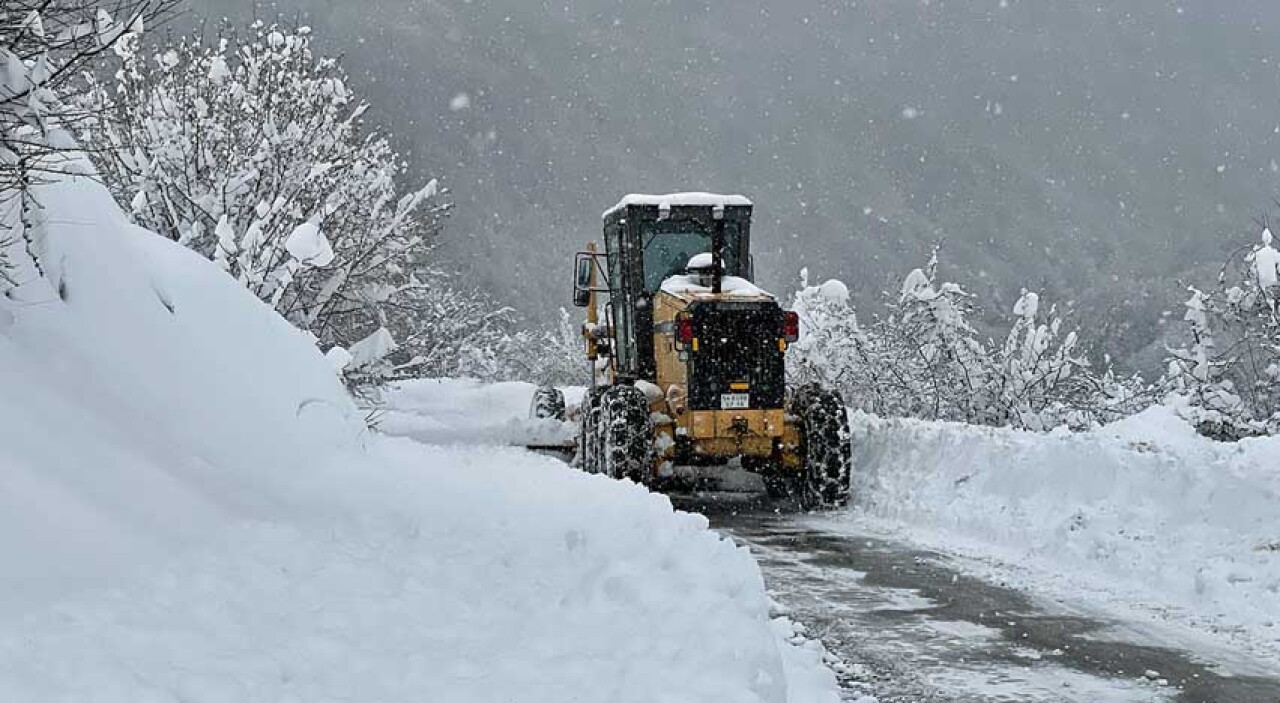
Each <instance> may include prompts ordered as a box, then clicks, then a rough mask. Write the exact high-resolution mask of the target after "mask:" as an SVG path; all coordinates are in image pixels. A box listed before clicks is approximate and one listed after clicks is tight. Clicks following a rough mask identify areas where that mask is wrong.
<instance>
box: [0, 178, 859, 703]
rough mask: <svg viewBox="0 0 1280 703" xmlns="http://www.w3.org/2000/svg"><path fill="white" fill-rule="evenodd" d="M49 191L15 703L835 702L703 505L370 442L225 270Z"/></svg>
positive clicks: (86, 197) (23, 345)
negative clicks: (674, 504) (698, 510)
mask: <svg viewBox="0 0 1280 703" xmlns="http://www.w3.org/2000/svg"><path fill="white" fill-rule="evenodd" d="M40 201H41V203H42V204H43V205H44V206H45V207H46V208H47V212H48V213H49V215H50V216H49V221H50V223H51V225H50V233H49V241H48V242H47V245H46V250H45V251H44V252H43V253H44V256H43V257H42V259H43V261H44V262H45V264H46V270H47V273H48V277H47V279H44V280H33V282H32V283H29V284H27V285H26V286H24V287H23V288H21V289H19V290H16V291H13V293H12V295H11V296H9V297H8V298H0V387H3V388H4V393H3V395H0V565H3V567H2V568H0V700H3V701H23V702H24V703H41V702H43V701H77V703H81V702H95V701H103V702H111V703H116V702H120V703H126V702H127V703H139V702H141V701H188V702H197V701H198V702H206V701H207V702H211V703H212V702H223V701H226V702H235V703H250V702H253V701H263V702H267V701H270V702H272V703H275V702H277V701H288V700H297V701H307V702H308V703H318V702H322V701H351V700H359V701H363V702H368V703H373V702H380V701H386V702H391V701H397V702H398V701H409V700H415V701H417V700H432V701H500V700H520V701H556V702H557V703H558V702H560V701H565V700H579V701H593V700H596V701H658V700H664V701H776V702H779V703H780V702H781V701H786V700H790V701H801V700H815V701H819V700H821V701H831V700H834V694H833V687H834V679H833V678H832V676H831V674H830V672H828V671H826V670H825V669H823V668H821V666H820V664H819V662H818V657H817V654H816V653H815V652H814V651H812V650H802V649H798V648H792V647H789V646H784V645H783V644H782V643H781V640H780V639H779V633H778V632H777V631H776V629H777V625H776V624H775V623H772V622H771V621H770V619H769V603H768V600H767V597H766V596H765V593H764V586H763V583H762V580H761V577H760V573H759V570H758V568H757V566H756V565H755V563H754V562H753V561H752V559H751V557H750V556H749V554H748V553H747V552H746V551H744V550H741V549H738V548H736V547H735V546H733V545H732V543H730V542H728V541H726V540H723V539H720V538H719V537H717V536H716V535H714V534H713V533H711V532H709V531H707V530H706V529H705V528H706V524H705V522H704V521H703V520H702V519H701V518H699V517H695V516H689V515H682V514H677V513H675V512H674V511H672V509H671V507H670V504H669V503H668V502H667V501H666V500H665V499H663V498H661V497H655V496H652V495H649V494H648V493H646V492H644V491H643V490H641V489H639V488H637V487H634V486H628V485H624V484H621V483H617V482H613V481H609V480H606V479H602V478H599V477H594V476H587V475H582V474H578V473H574V472H572V471H569V470H567V469H566V468H565V467H564V466H563V465H562V464H559V463H557V462H555V461H553V460H550V459H542V458H538V457H533V456H530V455H529V454H527V453H524V452H520V451H518V450H512V449H500V448H474V447H470V448H453V449H445V448H432V447H427V446H424V445H421V444H419V443H415V442H412V441H410V440H407V439H392V438H386V437H381V436H377V435H371V434H369V433H368V432H367V431H365V429H364V426H363V422H362V419H363V418H362V416H361V414H360V413H359V412H358V411H357V410H356V409H355V408H354V407H353V406H352V405H351V404H350V403H349V402H348V400H347V398H346V396H345V394H344V392H343V390H342V387H341V386H340V384H339V383H338V381H337V379H336V378H335V377H334V375H333V371H332V368H331V366H330V365H329V364H328V363H327V362H326V361H325V359H324V358H323V357H322V356H321V355H320V354H319V353H318V352H317V351H316V350H315V348H314V346H313V345H312V343H311V341H310V340H309V339H307V338H306V337H305V336H304V335H302V334H301V333H299V332H297V331H295V330H294V329H292V328H291V327H289V326H288V325H287V324H286V323H284V322H283V321H282V320H280V319H279V318H278V317H277V316H276V315H275V313H274V312H272V311H271V310H269V309H268V308H267V307H266V306H264V305H262V304H261V303H260V302H259V301H257V300H256V299H254V298H253V297H252V296H251V295H250V294H249V293H247V292H246V291H245V290H243V289H242V288H241V287H240V286H239V285H238V284H236V283H235V281H233V280H231V279H230V278H228V277H226V276H225V274H223V273H221V272H220V271H218V270H217V269H216V268H214V267H213V266H212V265H210V264H209V263H208V262H206V261H204V260H202V259H201V258H199V257H198V256H196V255H195V254H193V253H191V252H188V251H186V250H184V249H182V248H181V247H178V246H177V245H174V244H171V243H169V242H166V241H164V240H162V239H160V238H159V237H155V236H154V235H150V234H148V233H145V232H142V231H140V230H137V229H136V228H133V227H131V226H129V225H127V224H126V223H125V222H124V220H123V218H122V217H121V216H120V214H119V212H118V211H117V210H116V208H115V207H114V205H113V204H112V203H111V202H110V200H109V198H108V196H107V195H106V193H105V192H104V191H102V190H101V189H100V188H99V187H98V186H96V185H94V184H92V183H90V182H89V181H88V180H86V179H79V180H76V181H74V182H63V183H61V184H58V185H55V186H51V187H45V188H42V189H41V193H40ZM27 273H28V274H29V273H30V272H27ZM28 278H30V277H29V276H28ZM789 687H790V688H791V690H790V691H788V688H789Z"/></svg>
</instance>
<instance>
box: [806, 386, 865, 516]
mask: <svg viewBox="0 0 1280 703" xmlns="http://www.w3.org/2000/svg"><path fill="white" fill-rule="evenodd" d="M791 412H792V414H793V415H795V416H796V417H797V418H798V419H799V422H800V442H801V446H800V455H801V460H802V464H801V468H800V474H799V476H797V477H796V478H795V481H794V484H793V486H794V491H793V492H794V493H795V495H796V498H797V500H798V501H799V503H800V506H801V507H803V508H804V509H806V510H812V509H815V508H838V507H841V506H844V505H847V504H848V503H849V474H850V470H851V467H852V464H853V447H852V446H851V445H850V443H849V442H850V436H851V435H850V432H849V416H848V414H847V413H846V412H845V407H844V403H843V402H841V400H840V397H839V396H838V395H836V394H835V393H832V392H831V391H829V390H826V389H825V388H822V387H821V386H818V385H815V384H811V385H807V386H802V387H800V388H798V389H796V392H795V395H794V399H793V400H792V404H791Z"/></svg>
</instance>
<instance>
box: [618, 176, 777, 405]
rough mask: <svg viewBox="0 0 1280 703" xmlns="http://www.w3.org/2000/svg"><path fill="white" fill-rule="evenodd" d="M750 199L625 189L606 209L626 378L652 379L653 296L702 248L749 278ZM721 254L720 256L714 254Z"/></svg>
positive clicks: (724, 268) (732, 272)
mask: <svg viewBox="0 0 1280 703" xmlns="http://www.w3.org/2000/svg"><path fill="white" fill-rule="evenodd" d="M752 207H753V206H752V204H751V201H750V200H748V199H746V198H744V197H742V196H740V195H713V194H710V193H679V194H674V195H628V196H627V197H625V198H623V199H622V201H621V202H619V203H618V204H617V205H615V206H614V207H613V208H611V209H610V210H609V211H607V212H605V213H604V241H605V253H606V255H607V256H606V259H607V262H608V263H607V265H606V267H605V274H606V275H605V277H606V278H607V280H608V288H609V297H610V305H609V308H610V313H609V314H610V315H612V320H611V322H612V324H613V326H614V328H615V329H616V331H617V333H616V335H615V338H616V349H615V350H614V357H615V358H614V360H615V363H616V369H617V372H618V375H619V376H620V377H623V378H630V379H645V380H652V379H653V378H654V376H655V374H656V369H655V366H654V353H653V300H654V296H655V295H656V294H657V292H658V291H659V289H661V288H662V284H663V282H664V281H666V280H668V279H670V278H671V277H673V276H677V275H680V274H684V273H685V272H686V270H687V267H688V265H689V262H690V260H691V259H693V258H694V257H696V256H698V255H699V254H704V253H710V254H711V255H712V257H713V259H714V258H718V259H719V262H720V267H721V273H722V275H723V276H732V277H736V278H739V279H744V280H747V281H750V280H751V278H752V270H751V269H752V265H751V256H750V251H751V241H750V237H751V211H752ZM717 255H718V256H717Z"/></svg>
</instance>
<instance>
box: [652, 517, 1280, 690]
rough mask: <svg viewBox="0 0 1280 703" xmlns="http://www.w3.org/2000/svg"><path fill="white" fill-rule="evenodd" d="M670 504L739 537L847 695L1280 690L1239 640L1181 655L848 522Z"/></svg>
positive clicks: (1124, 627)
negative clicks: (1225, 647)
mask: <svg viewBox="0 0 1280 703" xmlns="http://www.w3.org/2000/svg"><path fill="white" fill-rule="evenodd" d="M677 504H678V505H680V506H681V507H683V508H686V509H692V510H698V511H700V512H703V513H705V514H707V515H708V516H709V517H710V518H711V520H712V524H713V526H715V527H717V528H718V529H720V530H722V531H723V532H725V533H726V534H729V535H731V536H732V537H733V538H734V539H735V540H737V541H738V542H740V543H743V544H746V545H748V546H749V547H750V549H751V550H752V552H753V553H754V554H755V556H756V558H757V560H758V561H759V562H760V565H761V567H762V569H763V570H764V572H765V578H766V581H767V582H768V585H769V588H770V591H771V594H772V595H773V597H774V598H775V599H777V600H779V601H781V602H782V603H784V604H785V605H786V606H788V607H789V608H791V610H792V612H791V617H792V618H793V619H795V620H797V621H798V622H801V623H804V624H805V625H806V626H807V627H808V628H809V632H810V634H812V635H813V636H815V637H820V638H821V639H822V640H823V642H824V643H825V644H826V645H827V646H828V648H830V649H831V650H832V651H833V652H835V653H836V654H838V655H839V656H840V657H842V658H843V659H844V660H845V661H846V662H847V663H848V669H847V670H846V671H845V672H844V678H845V688H846V697H847V698H848V699H849V700H858V698H859V697H860V696H865V695H873V696H875V697H877V698H878V699H879V701H880V702H881V703H889V702H891V701H895V702H902V703H907V702H911V703H918V702H922V701H964V702H971V701H973V702H977V701H983V702H986V701H1020V702H1021V701H1054V702H1060V701H1062V702H1065V701H1072V702H1081V703H1108V702H1117V703H1118V702H1120V701H1125V702H1129V701H1134V702H1140V701H1152V702H1154V701H1180V702H1185V703H1250V702H1256V703H1274V702H1275V701H1278V700H1280V675H1277V674H1276V672H1269V673H1268V672H1267V671H1266V669H1265V668H1260V665H1258V664H1256V663H1251V662H1249V660H1248V653H1247V652H1236V653H1230V652H1217V653H1207V652H1198V653H1197V654H1195V655H1193V654H1190V653H1188V652H1187V651H1185V650H1181V649H1178V648H1174V647H1171V646H1167V645H1166V643H1165V642H1164V641H1163V639H1162V637H1161V635H1160V634H1159V633H1154V632H1150V631H1147V632H1141V631H1137V630H1135V629H1134V627H1133V626H1132V625H1130V624H1125V623H1121V622H1115V621H1112V620H1109V619H1108V618H1107V617H1106V616H1104V615H1101V614H1098V613H1095V612H1085V611H1084V610H1083V609H1081V608H1080V607H1078V606H1073V605H1068V604H1063V603H1058V602H1054V601H1051V600H1048V599H1044V598H1039V597H1037V596H1035V595H1033V594H1029V593H1027V592H1025V591H1021V590H1016V589H1013V588H1008V587H1005V586H1002V585H1001V584H999V583H993V582H990V581H988V580H984V579H983V578H979V577H976V576H974V575H971V573H970V572H969V571H968V570H966V569H965V568H964V565H963V564H962V563H957V562H956V560H954V559H952V558H950V557H948V556H944V555H942V554H939V553H936V552H930V551H925V550H922V549H920V548H919V547H916V546H914V545H910V544H907V543H904V542H901V541H897V540H894V539H887V538H885V537H884V536H883V535H879V534H875V533H864V534H858V533H857V532H855V531H853V530H850V529H848V527H847V526H846V525H842V526H841V527H840V529H839V530H837V531H831V530H829V529H826V528H827V527H828V525H827V521H826V520H824V519H822V518H816V519H815V518H813V517H807V516H796V515H788V514H787V513H785V512H781V513H780V512H779V511H778V510H777V506H775V505H770V504H768V503H763V502H759V501H757V500H750V499H748V500H743V498H742V497H741V496H737V497H735V496H730V495H725V494H719V495H711V496H702V497H697V498H684V499H678V500H677ZM1224 664H1226V665H1225V666H1224Z"/></svg>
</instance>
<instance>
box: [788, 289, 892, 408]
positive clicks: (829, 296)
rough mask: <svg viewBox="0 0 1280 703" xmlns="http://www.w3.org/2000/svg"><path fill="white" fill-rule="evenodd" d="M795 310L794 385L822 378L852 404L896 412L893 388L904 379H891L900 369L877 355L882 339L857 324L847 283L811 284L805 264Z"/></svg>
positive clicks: (791, 363)
mask: <svg viewBox="0 0 1280 703" xmlns="http://www.w3.org/2000/svg"><path fill="white" fill-rule="evenodd" d="M791 309H792V310H793V311H794V312H795V313H796V314H797V315H798V316H799V318H800V339H798V340H797V341H796V342H795V343H794V344H792V345H791V348H790V349H789V350H788V352H787V374H788V376H789V377H790V380H791V383H792V385H794V386H800V385H804V384H806V383H819V384H821V385H823V386H825V387H827V388H831V389H834V390H836V391H837V392H839V393H840V394H841V395H842V396H844V399H845V402H846V403H848V404H849V405H850V407H854V408H858V409H860V410H865V411H867V412H872V413H877V414H882V415H888V414H894V406H895V405H896V401H897V398H896V397H895V395H894V394H893V390H894V389H896V388H899V387H901V384H900V383H895V382H893V381H892V380H889V379H894V376H895V374H897V373H899V372H900V368H899V366H898V365H887V364H884V363H881V361H880V360H879V357H881V356H882V354H883V349H882V348H881V347H882V345H880V344H878V342H879V341H880V340H879V339H878V338H877V337H875V336H874V335H873V334H870V333H868V331H866V330H864V329H863V328H862V327H861V326H860V325H859V324H858V316H857V311H856V310H855V309H854V307H853V306H852V305H851V304H850V300H849V288H848V287H847V286H846V285H845V284H844V283H843V282H842V281H838V280H834V279H833V280H829V281H826V282H824V283H821V284H818V285H810V282H809V270H808V269H802V270H801V271H800V290H799V291H798V292H797V293H796V294H795V297H794V298H793V299H792V301H791ZM882 376H884V378H882ZM894 380H900V379H894Z"/></svg>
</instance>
